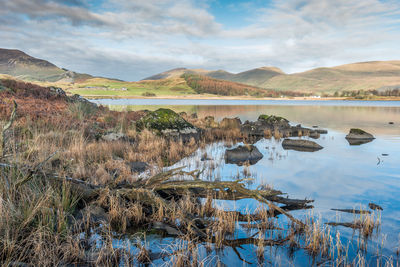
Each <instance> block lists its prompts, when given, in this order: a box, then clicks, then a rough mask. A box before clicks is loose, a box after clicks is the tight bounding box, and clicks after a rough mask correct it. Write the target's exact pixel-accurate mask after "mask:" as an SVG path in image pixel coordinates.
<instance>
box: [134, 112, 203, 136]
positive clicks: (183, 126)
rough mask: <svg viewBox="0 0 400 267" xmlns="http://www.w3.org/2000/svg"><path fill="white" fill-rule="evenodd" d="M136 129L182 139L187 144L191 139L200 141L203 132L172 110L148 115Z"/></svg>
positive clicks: (139, 122)
mask: <svg viewBox="0 0 400 267" xmlns="http://www.w3.org/2000/svg"><path fill="white" fill-rule="evenodd" d="M136 128H137V129H138V130H139V131H141V130H143V129H145V128H147V129H149V130H151V131H153V132H155V133H156V134H159V135H163V136H165V137H170V138H173V139H175V140H177V139H181V140H182V141H184V142H186V141H189V140H190V139H191V138H194V139H195V140H199V139H200V134H201V130H200V129H198V128H197V127H195V126H193V124H191V123H189V122H187V121H186V120H185V119H184V118H182V117H181V116H179V115H178V114H177V113H176V112H174V111H173V110H171V109H165V108H160V109H158V110H156V111H152V112H149V113H147V114H146V115H145V116H144V117H142V118H141V119H140V120H139V121H137V122H136Z"/></svg>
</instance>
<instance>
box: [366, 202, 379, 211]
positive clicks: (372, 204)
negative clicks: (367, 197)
mask: <svg viewBox="0 0 400 267" xmlns="http://www.w3.org/2000/svg"><path fill="white" fill-rule="evenodd" d="M368 207H369V208H370V209H371V210H383V208H382V207H381V206H379V205H377V204H375V203H372V202H371V203H368Z"/></svg>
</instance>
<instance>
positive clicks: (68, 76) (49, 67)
mask: <svg viewBox="0 0 400 267" xmlns="http://www.w3.org/2000/svg"><path fill="white" fill-rule="evenodd" d="M0 74H7V75H11V76H14V77H16V78H18V79H21V80H27V81H41V82H56V81H62V82H75V81H77V80H85V79H88V78H91V77H92V76H90V75H88V74H80V73H76V72H73V71H68V70H66V69H61V68H59V67H57V66H56V65H54V64H52V63H50V62H48V61H46V60H43V59H38V58H35V57H32V56H30V55H28V54H26V53H24V52H22V51H20V50H15V49H4V48H0Z"/></svg>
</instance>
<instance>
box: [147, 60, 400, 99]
mask: <svg viewBox="0 0 400 267" xmlns="http://www.w3.org/2000/svg"><path fill="white" fill-rule="evenodd" d="M184 73H187V74H198V75H205V76H208V77H212V78H216V79H221V80H227V81H233V82H239V83H244V84H248V85H252V86H257V87H260V88H264V89H273V90H278V91H298V92H312V93H334V92H336V91H339V92H340V91H343V90H347V91H354V90H380V89H384V88H387V87H399V88H400V61H370V62H360V63H352V64H346V65H340V66H336V67H331V68H316V69H312V70H309V71H305V72H300V73H294V74H286V73H284V72H283V71H282V70H280V69H279V68H276V67H261V68H256V69H252V70H248V71H244V72H240V73H237V74H234V73H230V72H227V71H224V70H218V71H207V70H202V69H200V70H198V69H184V68H180V69H173V70H170V71H166V72H163V73H160V74H156V75H154V76H150V77H148V78H146V79H144V80H158V79H165V78H173V77H178V76H180V75H182V74H184Z"/></svg>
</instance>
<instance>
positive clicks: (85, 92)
mask: <svg viewBox="0 0 400 267" xmlns="http://www.w3.org/2000/svg"><path fill="white" fill-rule="evenodd" d="M62 87H64V88H65V87H66V88H65V89H66V90H67V91H68V92H70V93H73V94H80V95H82V96H145V95H148V96H152V95H153V96H162V95H177V96H181V95H188V94H196V92H195V91H194V90H193V89H192V88H190V87H189V86H188V85H187V84H186V81H185V80H184V79H182V78H173V79H163V80H157V81H140V82H124V81H118V80H109V79H103V78H93V79H89V80H86V81H85V82H83V83H78V84H74V85H73V86H72V87H71V86H62Z"/></svg>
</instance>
